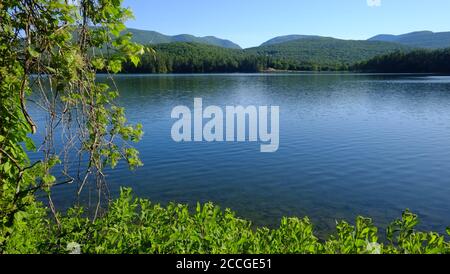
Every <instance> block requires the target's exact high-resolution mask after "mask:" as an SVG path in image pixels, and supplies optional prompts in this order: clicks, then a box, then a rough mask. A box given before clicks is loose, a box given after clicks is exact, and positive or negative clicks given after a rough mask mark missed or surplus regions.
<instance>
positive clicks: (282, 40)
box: [261, 34, 320, 47]
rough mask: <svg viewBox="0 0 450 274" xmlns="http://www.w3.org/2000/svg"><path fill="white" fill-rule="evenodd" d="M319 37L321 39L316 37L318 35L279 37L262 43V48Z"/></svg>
mask: <svg viewBox="0 0 450 274" xmlns="http://www.w3.org/2000/svg"><path fill="white" fill-rule="evenodd" d="M318 37H320V36H316V35H297V34H293V35H285V36H278V37H275V38H272V39H270V40H268V41H266V42H264V43H262V44H261V47H262V46H271V45H275V44H281V43H285V42H290V41H294V40H300V39H309V38H318Z"/></svg>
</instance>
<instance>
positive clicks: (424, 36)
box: [368, 31, 450, 49]
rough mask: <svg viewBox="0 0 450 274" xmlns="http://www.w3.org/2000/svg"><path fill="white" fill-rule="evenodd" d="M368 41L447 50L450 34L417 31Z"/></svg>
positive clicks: (373, 38)
mask: <svg viewBox="0 0 450 274" xmlns="http://www.w3.org/2000/svg"><path fill="white" fill-rule="evenodd" d="M368 41H384V42H395V43H400V44H402V45H407V46H412V47H418V48H429V49H438V48H448V47H450V32H431V31H418V32H411V33H407V34H402V35H390V34H381V35H377V36H374V37H372V38H370V39H368Z"/></svg>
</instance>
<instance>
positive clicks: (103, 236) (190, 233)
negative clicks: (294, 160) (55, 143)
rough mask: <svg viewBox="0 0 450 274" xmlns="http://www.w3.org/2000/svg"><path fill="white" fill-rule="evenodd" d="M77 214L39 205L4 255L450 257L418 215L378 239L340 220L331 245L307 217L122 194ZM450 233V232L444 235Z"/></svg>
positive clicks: (23, 217)
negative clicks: (99, 213)
mask: <svg viewBox="0 0 450 274" xmlns="http://www.w3.org/2000/svg"><path fill="white" fill-rule="evenodd" d="M83 216H84V213H83V210H82V209H81V208H74V209H71V210H69V211H68V212H67V214H66V215H65V216H59V217H58V219H59V223H56V222H55V221H53V218H50V217H48V214H47V211H46V209H45V208H43V207H42V206H40V205H39V204H34V205H32V206H30V207H28V208H27V210H26V211H25V212H20V213H17V214H16V215H15V219H14V221H13V222H14V223H13V225H11V226H9V227H8V228H6V227H2V228H1V231H0V252H1V253H127V254H128V253H131V254H136V253H176V254H180V253H181V254H185V253H189V254H191V253H194V254H197V253H207V254H210V253H211V254H215V253H233V254H241V253H242V254H260V253H264V254H272V253H277V254H280V253H281V254H285V253H300V254H320V253H326V254H352V253H357V254H383V253H389V254H432V253H446V254H448V253H450V243H449V242H447V241H446V240H445V238H444V236H442V235H439V234H438V233H434V232H428V233H425V232H418V231H416V230H415V229H414V228H415V226H416V225H417V224H418V218H417V216H416V215H415V214H413V213H411V212H409V211H405V212H404V213H403V214H402V218H401V219H398V220H395V221H394V222H393V223H392V224H391V225H390V226H389V227H388V229H387V230H386V236H387V239H388V241H387V242H385V243H382V242H379V240H378V235H377V234H378V229H377V228H376V227H375V226H374V225H373V223H372V220H371V219H369V218H363V217H358V218H357V219H356V223H355V225H351V224H349V223H347V222H344V221H341V222H339V223H337V225H336V232H335V233H334V234H333V235H331V236H330V237H329V238H328V239H327V240H319V239H318V238H317V237H316V236H315V235H314V231H313V225H312V224H311V222H310V220H309V219H308V218H303V219H299V218H283V219H282V221H281V225H280V227H279V228H277V229H268V228H254V227H252V225H251V223H250V222H249V221H246V220H243V219H240V218H237V217H236V216H235V214H234V213H233V212H232V211H230V210H229V209H226V210H225V211H222V210H221V209H220V208H219V207H217V206H214V205H213V204H211V203H207V204H205V205H203V206H201V205H200V204H197V207H196V210H195V212H193V213H192V212H190V211H189V209H188V206H186V205H178V204H169V205H168V206H167V207H161V206H160V205H155V204H152V203H151V202H150V201H148V200H145V199H138V198H134V197H133V196H132V193H131V190H130V189H122V190H121V194H120V197H119V198H118V199H116V200H115V201H113V202H112V203H111V204H110V207H109V210H108V213H107V214H106V215H104V216H103V217H101V218H98V219H97V220H95V221H92V220H89V219H88V218H86V217H83ZM447 232H448V233H449V234H450V230H449V229H447Z"/></svg>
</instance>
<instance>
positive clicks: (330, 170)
mask: <svg viewBox="0 0 450 274" xmlns="http://www.w3.org/2000/svg"><path fill="white" fill-rule="evenodd" d="M100 78H102V77H100ZM116 84H117V86H118V87H119V90H120V91H121V97H120V99H119V101H120V103H121V104H122V105H123V106H124V107H125V108H126V110H127V116H128V118H129V120H130V121H132V122H139V123H142V124H143V125H144V130H145V136H144V138H143V140H142V141H141V142H140V143H139V144H138V145H137V148H138V149H139V150H140V153H141V157H142V160H143V162H144V164H145V166H144V167H142V168H140V169H138V170H136V171H134V172H131V171H128V170H127V169H126V167H125V165H121V166H119V167H118V168H116V169H114V170H112V171H109V173H108V174H109V176H108V180H109V183H110V188H111V190H112V191H113V193H117V190H118V186H119V185H125V186H131V187H133V189H134V190H135V192H136V193H137V194H138V195H140V196H142V197H147V198H149V199H151V200H153V201H154V202H160V203H166V202H168V201H177V202H183V203H190V204H195V203H196V202H197V201H201V202H205V201H214V202H215V203H218V204H219V205H221V206H222V207H230V208H232V209H233V210H235V211H237V213H238V215H239V216H242V217H245V218H249V219H251V220H253V221H254V222H255V223H256V224H258V225H269V226H272V225H276V224H278V223H279V219H280V217H281V216H285V215H288V216H304V215H307V216H310V217H311V218H312V220H313V222H314V223H315V224H316V225H317V228H318V230H319V231H322V232H324V231H328V229H329V228H330V227H333V226H334V223H335V220H336V219H347V220H353V219H354V217H355V216H357V215H359V214H362V215H366V216H372V217H374V219H375V222H376V224H378V225H382V226H384V225H386V222H387V221H389V220H392V219H393V218H396V217H398V216H399V215H400V214H401V212H402V210H404V209H405V208H410V209H411V210H413V211H414V212H416V213H418V214H420V216H421V219H422V228H426V229H434V230H438V231H444V230H445V227H446V226H448V225H450V198H449V197H450V77H445V76H442V77H439V76H426V75H425V76H414V75H352V74H250V75H245V74H228V75H227V74H223V75H123V76H117V77H116ZM194 97H201V98H203V104H204V105H218V106H225V105H244V106H245V105H278V106H280V148H279V150H278V151H277V152H276V153H260V152H259V144H258V143H175V142H174V141H172V139H171V137H170V129H171V126H172V123H173V122H174V120H171V119H170V112H171V110H172V108H173V107H174V106H177V105H183V104H184V105H188V106H190V107H192V104H193V98H194ZM33 113H34V114H35V115H37V116H38V117H39V113H38V110H37V109H34V110H33ZM41 122H42V121H41ZM36 138H39V137H36ZM72 197H73V188H70V187H68V188H64V189H60V190H58V191H57V192H56V197H55V200H56V202H57V203H59V204H62V205H67V204H69V203H70V202H71V201H72V200H73V198H72Z"/></svg>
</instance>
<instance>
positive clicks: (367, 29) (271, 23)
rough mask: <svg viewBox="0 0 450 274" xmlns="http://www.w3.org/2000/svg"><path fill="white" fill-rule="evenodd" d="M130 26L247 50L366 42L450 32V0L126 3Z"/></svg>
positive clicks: (133, 0) (170, 0) (168, 0)
mask: <svg viewBox="0 0 450 274" xmlns="http://www.w3.org/2000/svg"><path fill="white" fill-rule="evenodd" d="M124 6H126V7H130V8H131V9H132V10H133V12H134V16H135V19H133V20H130V21H128V22H127V23H126V25H127V27H130V28H138V29H144V30H154V31H158V32H161V33H163V34H167V35H175V34H192V35H195V36H208V35H213V36H216V37H219V38H223V39H229V40H231V41H233V42H235V43H237V44H239V45H240V46H241V47H243V48H248V47H253V46H259V45H260V44H261V43H263V42H265V41H267V40H269V39H271V38H273V37H276V36H281V35H288V34H304V35H321V36H331V37H335V38H341V39H367V38H370V37H372V36H375V35H377V34H402V33H408V32H412V31H420V30H431V31H435V32H438V31H450V0H124Z"/></svg>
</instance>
